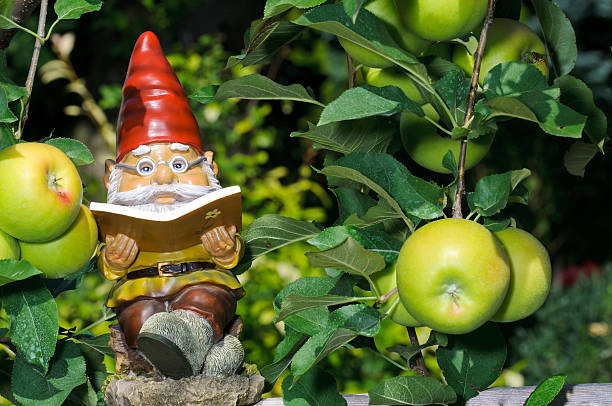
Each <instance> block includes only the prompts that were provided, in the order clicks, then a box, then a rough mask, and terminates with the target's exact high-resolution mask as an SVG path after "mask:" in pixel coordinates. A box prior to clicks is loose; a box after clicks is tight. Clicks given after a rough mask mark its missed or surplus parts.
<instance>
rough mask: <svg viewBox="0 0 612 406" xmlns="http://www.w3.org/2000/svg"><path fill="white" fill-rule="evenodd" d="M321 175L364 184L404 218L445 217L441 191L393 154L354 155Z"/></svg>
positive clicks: (346, 157) (345, 158) (330, 167)
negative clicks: (407, 215) (409, 168)
mask: <svg viewBox="0 0 612 406" xmlns="http://www.w3.org/2000/svg"><path fill="white" fill-rule="evenodd" d="M338 167H340V168H338ZM342 168H344V169H342ZM347 169H349V170H347ZM351 169H352V171H351ZM321 172H322V173H324V174H325V175H328V176H342V177H343V178H348V179H351V180H353V181H357V182H360V183H363V184H365V185H366V186H368V187H369V188H371V189H372V190H373V191H374V192H376V193H377V194H378V195H379V196H381V197H382V198H384V199H385V200H386V201H387V203H389V204H390V205H391V207H393V209H394V210H396V211H397V212H398V214H399V213H401V215H402V216H403V217H402V218H403V219H404V217H405V215H404V212H405V213H406V214H410V215H414V216H416V217H419V218H422V219H428V220H430V219H434V218H438V217H441V216H442V215H443V213H442V209H443V208H444V206H445V204H446V200H445V197H444V192H443V191H442V189H440V188H439V187H438V186H436V185H434V184H432V183H429V182H426V181H425V180H423V179H420V178H417V177H416V176H414V175H412V174H411V173H410V172H409V171H408V170H407V169H406V167H405V166H404V165H402V164H401V163H399V162H398V161H397V160H396V159H395V158H393V157H392V156H391V155H388V154H373V153H369V154H363V153H352V154H349V155H347V156H345V157H343V158H340V159H339V160H337V161H336V162H335V163H334V166H328V167H325V168H323V170H322V171H321ZM355 172H356V173H355ZM328 180H329V179H328ZM398 208H400V210H398ZM406 220H408V219H405V220H404V221H406ZM406 223H407V224H409V223H412V221H411V220H408V221H406Z"/></svg>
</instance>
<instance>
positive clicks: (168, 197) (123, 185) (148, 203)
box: [105, 142, 220, 211]
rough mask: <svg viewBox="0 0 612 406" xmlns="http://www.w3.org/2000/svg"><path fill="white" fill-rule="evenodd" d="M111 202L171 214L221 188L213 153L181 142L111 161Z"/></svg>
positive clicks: (144, 147) (153, 146) (108, 177)
mask: <svg viewBox="0 0 612 406" xmlns="http://www.w3.org/2000/svg"><path fill="white" fill-rule="evenodd" d="M106 169H107V174H106V176H105V184H106V187H107V188H108V203H113V204H121V205H127V206H138V207H139V208H141V209H144V210H152V211H167V210H172V209H173V208H176V207H177V206H180V205H182V204H184V203H187V202H189V201H191V200H193V199H196V198H198V197H200V196H202V195H204V194H206V193H209V192H211V191H213V190H217V189H219V188H220V185H219V182H218V181H217V179H216V176H215V173H214V171H213V157H212V152H210V151H209V152H206V153H205V154H204V155H201V154H200V153H199V152H198V151H196V150H195V149H193V148H192V147H190V146H187V145H184V144H179V143H169V142H162V143H154V144H149V145H141V146H140V147H138V148H136V149H135V150H133V151H131V152H129V153H127V154H125V156H124V157H123V158H122V159H121V161H120V162H119V163H117V164H114V163H113V162H112V161H109V162H107V168H106Z"/></svg>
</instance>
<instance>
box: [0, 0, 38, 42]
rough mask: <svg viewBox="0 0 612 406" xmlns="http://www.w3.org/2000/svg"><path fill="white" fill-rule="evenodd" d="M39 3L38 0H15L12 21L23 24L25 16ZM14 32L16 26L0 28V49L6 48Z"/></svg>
mask: <svg viewBox="0 0 612 406" xmlns="http://www.w3.org/2000/svg"><path fill="white" fill-rule="evenodd" d="M39 4H40V0H15V6H14V7H13V14H12V17H13V21H14V22H15V23H16V24H19V25H23V23H24V21H25V20H26V18H28V16H29V15H30V14H32V12H33V11H34V10H35V9H36V8H37V7H38V5H39ZM15 32H17V28H11V29H8V30H3V29H0V49H6V48H8V46H9V45H10V43H11V40H12V39H13V35H15Z"/></svg>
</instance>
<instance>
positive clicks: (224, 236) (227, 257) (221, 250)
mask: <svg viewBox="0 0 612 406" xmlns="http://www.w3.org/2000/svg"><path fill="white" fill-rule="evenodd" d="M201 239H202V245H203V246H204V248H205V249H206V251H207V252H208V253H209V254H210V256H211V257H213V259H214V260H215V261H217V262H220V263H224V264H227V263H230V262H232V261H233V260H234V258H235V256H236V255H237V254H238V249H237V248H238V244H236V226H231V227H230V228H229V230H228V229H226V228H225V227H224V226H219V227H215V228H213V229H212V230H210V231H207V232H205V233H204V234H203V235H202V237H201Z"/></svg>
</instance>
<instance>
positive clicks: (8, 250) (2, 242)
mask: <svg viewBox="0 0 612 406" xmlns="http://www.w3.org/2000/svg"><path fill="white" fill-rule="evenodd" d="M0 259H19V243H18V242H17V240H16V239H14V238H13V237H11V236H10V235H8V234H7V233H5V232H4V231H2V230H0Z"/></svg>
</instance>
